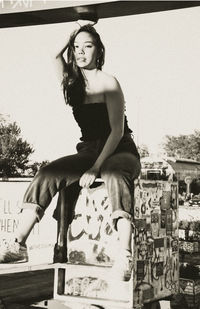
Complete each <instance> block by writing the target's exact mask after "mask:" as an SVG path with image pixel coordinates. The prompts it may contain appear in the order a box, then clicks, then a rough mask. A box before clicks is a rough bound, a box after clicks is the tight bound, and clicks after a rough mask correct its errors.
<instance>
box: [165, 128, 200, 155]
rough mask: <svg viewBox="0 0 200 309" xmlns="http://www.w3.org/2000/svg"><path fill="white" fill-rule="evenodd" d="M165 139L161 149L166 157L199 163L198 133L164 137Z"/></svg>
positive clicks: (199, 146)
mask: <svg viewBox="0 0 200 309" xmlns="http://www.w3.org/2000/svg"><path fill="white" fill-rule="evenodd" d="M165 139H166V140H165V142H164V145H163V148H164V150H165V151H166V154H167V155H168V156H170V157H176V158H185V159H192V160H197V161H200V131H198V130H195V131H194V133H193V134H189V135H179V136H171V135H166V137H165Z"/></svg>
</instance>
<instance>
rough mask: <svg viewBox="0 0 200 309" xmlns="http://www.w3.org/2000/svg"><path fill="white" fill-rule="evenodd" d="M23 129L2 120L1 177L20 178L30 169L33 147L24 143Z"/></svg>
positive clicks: (0, 143) (0, 144) (0, 137)
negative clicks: (29, 163)
mask: <svg viewBox="0 0 200 309" xmlns="http://www.w3.org/2000/svg"><path fill="white" fill-rule="evenodd" d="M20 134H21V129H20V128H19V126H18V125H17V124H16V122H13V123H7V122H6V121H5V120H4V119H2V117H1V119H0V176H1V177H9V176H19V175H22V174H23V173H24V172H25V171H26V170H27V169H28V162H29V156H30V154H32V153H33V152H34V149H33V148H32V146H31V145H30V144H29V143H28V142H27V141H24V140H23V139H22V138H21V136H20Z"/></svg>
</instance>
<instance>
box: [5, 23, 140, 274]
mask: <svg viewBox="0 0 200 309" xmlns="http://www.w3.org/2000/svg"><path fill="white" fill-rule="evenodd" d="M65 51H67V62H66V61H65V59H64V57H63V54H64V52H65ZM104 56H105V49H104V45H103V44H102V42H101V39H100V36H99V34H98V33H97V32H96V30H95V29H94V27H92V26H91V25H85V26H82V27H80V29H79V30H77V31H75V32H74V33H73V34H72V35H71V37H70V39H69V42H68V43H67V45H66V46H65V47H64V48H63V49H62V51H61V52H60V53H59V54H58V55H57V56H56V59H57V65H58V70H59V74H60V76H63V80H62V85H63V91H64V97H65V100H66V103H67V104H69V105H70V106H71V107H72V112H73V116H74V118H75V120H76V121H77V123H78V125H79V126H80V129H81V133H82V137H81V139H80V140H81V141H80V142H79V143H78V144H77V153H76V154H74V155H70V156H66V157H63V158H60V159H58V160H55V161H53V162H51V163H50V164H48V165H47V166H45V167H43V168H41V169H40V171H39V172H38V173H37V174H36V176H35V178H34V179H33V181H32V182H31V184H30V186H29V188H28V189H27V191H26V193H25V196H24V200H23V205H22V213H21V214H20V216H21V221H20V222H21V223H20V228H19V231H18V235H16V239H15V242H14V243H12V244H7V248H6V250H2V249H1V250H0V251H1V253H0V254H1V262H10V261H13V262H17V261H20V260H21V261H22V260H27V250H26V245H25V241H26V239H27V237H28V235H29V233H30V231H31V229H32V228H33V226H34V224H35V223H36V222H37V221H39V220H40V219H41V218H42V216H43V214H44V211H45V210H46V208H47V207H48V205H49V204H50V202H51V200H52V198H53V197H54V196H55V194H56V193H57V192H58V191H59V190H61V189H62V188H64V187H68V186H70V185H72V184H74V183H75V182H79V185H80V186H81V187H89V186H90V185H92V183H93V182H94V181H95V179H96V177H101V178H102V179H103V180H104V182H105V185H106V187H107V190H108V196H109V199H110V202H111V205H112V210H113V213H112V219H113V224H114V227H115V228H116V230H117V231H118V233H119V239H120V242H121V253H120V254H119V256H118V257H117V258H116V261H115V263H114V266H113V269H114V270H115V273H116V274H117V276H118V278H119V279H122V280H126V278H127V276H130V274H131V264H132V263H131V262H132V258H131V234H132V215H133V203H132V196H133V193H132V192H133V180H134V179H135V178H136V177H138V175H139V173H140V159H139V154H138V151H137V149H136V146H135V144H134V141H133V139H132V136H131V132H132V131H131V130H130V128H129V127H128V123H127V118H126V116H125V115H124V109H125V107H124V96H123V93H122V90H121V87H120V85H119V82H118V81H117V79H116V78H115V77H113V76H111V75H108V74H106V73H105V72H103V71H102V66H103V64H104Z"/></svg>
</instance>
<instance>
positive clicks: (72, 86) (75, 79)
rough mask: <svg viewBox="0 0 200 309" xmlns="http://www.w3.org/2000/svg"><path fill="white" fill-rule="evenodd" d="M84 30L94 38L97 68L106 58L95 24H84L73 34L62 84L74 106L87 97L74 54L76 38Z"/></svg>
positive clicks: (68, 99) (66, 98) (68, 102)
mask: <svg viewBox="0 0 200 309" xmlns="http://www.w3.org/2000/svg"><path fill="white" fill-rule="evenodd" d="M83 31H84V32H88V33H90V34H91V35H92V36H93V38H94V41H95V45H96V47H97V61H96V67H97V69H99V70H102V66H103V64H104V59H105V47H104V45H103V43H102V41H101V38H100V36H99V34H98V33H97V31H96V30H95V28H94V27H93V26H91V25H89V24H88V25H84V26H82V27H80V29H78V30H76V31H74V32H73V33H72V34H71V36H70V39H69V42H68V47H67V63H66V68H65V73H64V76H63V81H62V86H63V93H64V97H65V101H66V104H69V105H71V106H73V107H75V106H77V105H80V104H82V103H83V101H84V98H85V86H86V85H85V80H84V77H83V75H82V73H81V70H80V68H79V67H78V66H77V65H76V60H75V56H74V41H75V38H76V36H77V35H78V34H79V33H80V32H83Z"/></svg>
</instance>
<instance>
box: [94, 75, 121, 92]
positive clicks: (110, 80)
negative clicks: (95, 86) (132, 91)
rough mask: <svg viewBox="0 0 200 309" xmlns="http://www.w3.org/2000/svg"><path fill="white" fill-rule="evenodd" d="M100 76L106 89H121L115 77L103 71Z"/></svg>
mask: <svg viewBox="0 0 200 309" xmlns="http://www.w3.org/2000/svg"><path fill="white" fill-rule="evenodd" d="M99 76H100V79H101V81H102V84H103V85H104V88H105V89H118V88H119V87H120V86H119V82H118V80H117V78H116V77H115V76H113V75H111V74H108V73H105V72H103V71H100V74H99Z"/></svg>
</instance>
